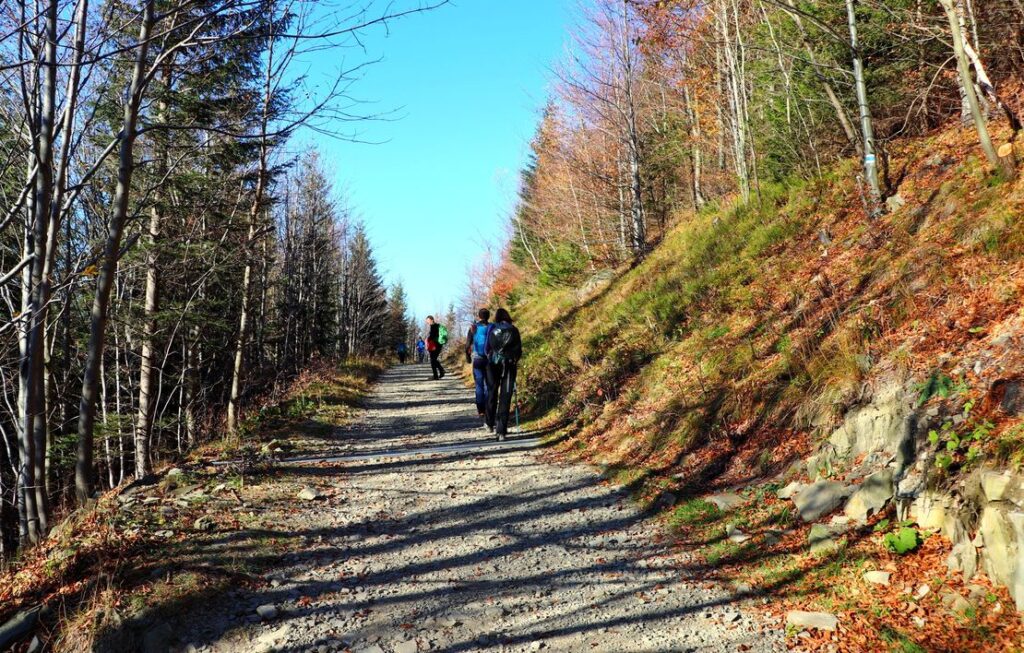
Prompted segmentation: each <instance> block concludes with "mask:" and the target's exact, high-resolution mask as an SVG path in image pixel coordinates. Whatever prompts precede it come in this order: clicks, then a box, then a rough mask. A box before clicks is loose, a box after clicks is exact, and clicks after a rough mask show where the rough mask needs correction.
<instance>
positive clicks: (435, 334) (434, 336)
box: [427, 315, 444, 381]
mask: <svg viewBox="0 0 1024 653" xmlns="http://www.w3.org/2000/svg"><path fill="white" fill-rule="evenodd" d="M427 327H428V328H429V329H430V330H429V331H428V332H427V353H428V354H430V371H431V372H433V373H434V380H435V381H436V380H437V379H441V378H444V366H442V365H441V361H440V360H439V357H440V356H441V348H442V347H444V343H443V342H441V325H440V324H438V323H437V322H435V321H434V316H433V315H428V316H427Z"/></svg>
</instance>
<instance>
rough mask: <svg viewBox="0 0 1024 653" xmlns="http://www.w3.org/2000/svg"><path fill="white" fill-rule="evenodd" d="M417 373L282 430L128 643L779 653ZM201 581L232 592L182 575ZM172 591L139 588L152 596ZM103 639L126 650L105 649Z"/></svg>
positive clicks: (447, 388) (611, 496)
mask: <svg viewBox="0 0 1024 653" xmlns="http://www.w3.org/2000/svg"><path fill="white" fill-rule="evenodd" d="M427 377H428V372H427V370H426V367H425V366H419V365H407V366H401V367H395V368H392V369H390V370H388V371H387V372H385V373H384V374H383V376H382V377H381V378H380V380H379V382H378V384H377V385H376V386H375V389H374V390H373V392H372V394H371V396H370V397H369V399H368V401H366V402H365V404H364V408H363V409H362V410H361V411H360V412H359V413H358V414H357V415H356V417H355V419H352V420H351V421H349V422H348V423H347V424H346V425H344V426H333V427H331V428H323V425H320V427H314V428H310V429H308V430H307V432H306V433H305V434H303V433H299V434H297V435H296V438H297V440H298V441H297V442H295V443H293V446H295V447H296V449H293V450H291V451H292V452H293V453H291V454H289V457H287V458H285V459H283V460H281V461H279V462H278V463H276V464H275V465H273V466H272V467H270V468H268V470H267V472H266V473H265V474H264V475H263V476H262V477H261V476H260V475H255V474H254V475H250V476H249V477H248V478H247V479H246V482H245V484H244V485H243V486H240V487H237V489H232V492H235V493H236V501H237V502H238V505H237V506H236V508H235V509H234V510H229V511H228V512H230V513H232V514H229V515H225V514H223V511H218V512H216V513H213V514H212V515H211V517H212V520H213V523H214V524H216V525H215V526H213V527H208V528H207V532H203V533H201V534H199V535H198V536H197V537H196V538H194V540H191V544H190V545H188V546H187V548H189V549H191V550H188V551H185V550H180V551H179V553H178V556H177V557H176V558H175V560H174V561H171V560H167V561H166V563H165V566H164V567H162V568H160V569H157V570H156V571H155V572H154V574H153V575H154V576H156V577H157V578H159V583H160V584H161V585H174V584H176V583H177V584H178V585H182V586H188V587H190V588H191V590H190V591H186V592H181V591H179V592H176V593H173V596H174V597H175V598H174V600H173V601H172V602H169V603H168V602H165V604H164V605H162V606H160V607H159V608H158V609H150V610H147V611H146V614H147V617H146V618H145V619H144V620H140V619H138V618H137V619H134V620H133V621H135V625H134V626H133V628H134V630H135V632H136V635H135V637H136V638H139V637H141V638H142V640H141V641H139V640H138V639H136V645H138V646H139V647H140V648H141V649H142V650H151V651H157V650H177V651H223V652H235V651H238V652H242V651H244V652H245V653H255V652H256V651H363V652H365V653H392V652H393V653H413V652H415V651H483V650H489V651H537V650H554V651H582V650H594V651H651V652H654V651H688V650H700V651H737V650H740V651H775V650H783V649H784V648H785V641H784V633H783V632H782V630H781V628H780V627H779V626H778V625H770V624H768V623H766V622H765V621H764V620H763V619H762V618H761V617H759V616H757V613H756V612H754V611H753V610H752V609H751V607H752V606H748V605H745V602H747V601H753V600H754V599H744V598H743V597H742V596H739V595H736V594H734V593H732V592H730V591H729V590H728V589H726V588H725V587H723V586H720V585H714V584H711V583H707V582H704V581H700V580H696V578H697V577H698V576H700V575H701V571H700V569H699V566H700V565H699V564H697V563H696V562H695V560H694V559H693V558H692V557H690V555H689V554H688V553H687V552H686V551H685V550H683V549H681V548H680V547H679V546H678V545H674V544H673V540H672V538H671V536H670V534H669V533H668V532H667V531H666V530H665V528H664V527H663V526H662V525H660V524H658V523H657V522H655V521H653V520H651V519H650V518H649V517H648V516H645V515H644V514H642V513H641V512H640V510H639V508H638V507H637V505H636V504H635V503H633V502H632V501H631V500H630V498H629V496H628V493H627V492H625V491H624V490H622V489H621V488H616V487H614V486H612V485H611V484H609V483H608V482H607V481H604V480H602V479H601V478H600V476H599V475H598V474H597V472H596V471H594V469H593V468H591V467H587V466H584V465H579V464H561V463H556V462H553V461H550V460H546V459H545V456H544V455H543V452H542V450H541V449H540V440H539V438H537V437H535V435H533V434H529V433H519V434H513V435H511V436H510V438H509V440H508V441H506V442H504V443H498V442H495V441H493V440H491V439H490V436H489V435H488V434H487V433H486V432H485V431H484V430H482V428H481V427H480V423H479V421H478V419H477V417H476V415H475V409H474V407H473V405H472V398H471V396H470V394H469V393H468V392H467V391H466V389H465V388H464V386H463V385H462V384H461V383H460V382H459V381H458V380H457V379H456V378H453V377H452V376H449V377H448V378H446V379H444V380H442V381H433V380H428V379H427ZM317 419H318V418H317V417H316V416H315V415H314V418H313V422H315V421H316V420H317ZM310 426H311V427H313V426H315V425H313V424H311V425H310ZM310 432H311V433H313V434H315V435H314V436H313V437H309V433H310ZM279 437H280V436H279ZM304 437H305V440H304V441H303V438H304ZM298 450H301V451H298ZM197 526H203V524H199V523H198V522H197ZM186 559H187V560H188V562H187V563H184V562H182V561H183V560H186ZM212 568H220V569H224V570H233V571H232V573H233V574H234V578H235V580H232V581H231V582H229V583H226V584H225V583H206V584H204V583H198V584H197V583H196V582H195V580H194V579H193V580H191V581H190V580H187V579H186V575H187V574H189V573H192V572H194V571H195V570H205V571H204V574H205V576H206V577H207V578H210V577H213V576H215V575H216V574H210V573H209V570H210V569H212ZM176 577H177V578H178V580H176ZM197 585H198V586H197ZM171 595H172V594H171V593H168V591H167V589H166V587H165V588H164V589H161V588H160V587H155V586H154V587H151V588H150V590H149V592H148V596H149V599H148V601H150V602H152V601H154V600H155V599H157V597H159V596H171ZM150 607H151V608H153V607H155V606H153V605H152V603H151V605H150ZM143 624H145V626H144V627H143ZM126 626H127V624H122V626H121V627H120V628H114V629H113V630H121V631H123V630H124V628H125V627H126ZM109 632H110V631H108V633H109ZM101 639H107V638H101ZM117 640H119V641H120V644H115V645H114V646H115V647H120V646H123V645H125V644H126V643H127V642H126V641H125V640H124V639H119V638H118V637H114V638H113V639H107V641H108V642H111V643H113V642H114V641H117ZM100 648H103V646H100Z"/></svg>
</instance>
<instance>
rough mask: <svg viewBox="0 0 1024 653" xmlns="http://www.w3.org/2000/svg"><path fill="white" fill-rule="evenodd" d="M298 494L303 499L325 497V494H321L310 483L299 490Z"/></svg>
mask: <svg viewBox="0 0 1024 653" xmlns="http://www.w3.org/2000/svg"><path fill="white" fill-rule="evenodd" d="M296 496H298V497H299V498H300V499H302V500H303V501H316V500H317V499H322V498H323V495H322V494H320V493H319V492H318V491H317V490H316V488H312V487H309V486H308V485H307V486H306V487H304V488H302V489H301V490H299V493H298V495H296Z"/></svg>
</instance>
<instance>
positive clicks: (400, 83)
mask: <svg viewBox="0 0 1024 653" xmlns="http://www.w3.org/2000/svg"><path fill="white" fill-rule="evenodd" d="M572 6H575V3H574V1H573V0H457V1H456V2H453V3H452V4H451V5H448V6H445V7H442V8H440V9H437V10H435V11H432V12H429V13H427V14H421V15H417V16H413V17H411V18H407V19H403V20H401V21H399V22H396V23H394V24H392V25H391V26H390V30H389V33H388V34H384V33H383V32H380V31H378V32H375V33H372V34H371V35H370V36H369V37H368V38H367V39H366V40H365V43H366V46H367V57H368V58H370V59H373V58H376V57H378V56H380V57H383V61H381V62H380V63H378V64H375V65H373V66H372V67H370V68H368V69H367V70H366V71H365V73H364V76H363V79H362V80H360V81H359V82H358V83H357V84H356V85H355V86H354V87H353V88H352V94H353V95H355V96H357V97H359V98H360V99H363V100H368V101H373V102H374V103H375V104H374V105H373V106H372V107H368V108H369V109H371V110H377V109H379V110H384V109H396V108H397V109H399V111H398V117H399V119H398V120H397V121H389V122H377V123H372V124H366V125H361V126H360V130H361V131H362V138H363V139H365V140H372V141H387V142H385V143H383V144H376V145H367V144H358V143H346V142H337V141H332V140H330V139H326V138H322V137H317V138H316V144H317V147H318V148H319V149H320V150H321V151H322V152H323V153H324V155H325V159H326V160H327V162H328V167H329V169H330V170H332V171H333V173H334V175H335V179H334V182H335V187H337V188H342V189H345V194H346V195H347V196H348V198H349V200H350V203H351V204H352V205H353V206H354V208H355V210H356V212H357V214H359V215H360V216H361V217H362V218H363V219H364V220H365V222H366V225H367V228H368V231H369V234H370V237H371V239H372V242H373V244H374V246H375V248H376V252H377V258H378V261H379V263H380V265H381V268H382V271H383V272H384V274H385V277H386V279H387V280H388V281H389V282H393V281H397V280H401V281H402V282H403V284H404V285H405V288H406V290H407V292H408V294H409V299H410V305H411V308H412V310H413V311H414V312H415V314H416V315H417V317H419V318H420V319H422V318H423V317H424V316H425V315H426V314H427V313H428V312H431V311H435V310H438V309H439V308H441V307H442V306H446V305H447V303H448V302H449V301H455V300H457V298H458V297H459V296H460V295H461V294H462V290H463V281H462V280H463V277H464V274H465V271H466V268H467V267H468V266H469V264H470V263H472V261H474V260H475V258H476V257H477V256H478V255H479V254H480V253H481V251H482V250H483V243H484V242H487V241H498V240H500V239H501V237H502V234H503V232H504V228H505V224H506V218H507V215H508V213H509V211H510V208H511V206H512V204H513V202H514V195H515V190H516V187H517V179H518V177H517V174H518V171H519V169H520V168H521V167H522V165H523V163H524V162H525V160H526V153H527V146H528V142H529V140H530V138H531V136H532V134H533V129H534V127H535V126H536V123H537V119H538V117H539V112H540V109H541V108H542V107H543V104H544V102H545V100H546V97H547V93H548V89H549V85H550V72H549V71H550V67H551V66H552V64H554V63H556V62H557V61H558V60H559V58H560V57H561V56H562V52H563V48H564V43H565V42H566V37H567V32H566V30H567V29H568V25H569V24H570V22H571V7H572ZM318 56H319V57H323V58H325V59H331V58H337V57H338V54H337V53H332V52H325V53H322V54H320V55H318ZM346 56H347V57H350V61H355V60H356V59H357V58H358V57H359V56H360V55H359V54H358V53H352V52H350V53H348V54H347V55H346ZM320 65H329V62H325V61H317V62H316V66H317V67H319V66H320ZM309 139H310V137H309V136H308V135H306V136H304V137H302V140H303V141H308V140H309Z"/></svg>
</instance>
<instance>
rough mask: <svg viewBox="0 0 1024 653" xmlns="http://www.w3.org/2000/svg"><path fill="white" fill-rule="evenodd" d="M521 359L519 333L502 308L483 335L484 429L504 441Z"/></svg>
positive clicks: (521, 347)
mask: <svg viewBox="0 0 1024 653" xmlns="http://www.w3.org/2000/svg"><path fill="white" fill-rule="evenodd" d="M522 355H523V341H522V339H521V338H520V336H519V329H517V328H516V327H515V325H513V324H512V316H511V315H509V314H508V311H506V310H505V309H504V308H499V309H498V310H497V311H496V312H495V314H494V324H492V325H491V328H490V329H489V330H488V334H487V416H486V423H487V428H489V429H493V430H494V431H495V432H497V434H498V440H504V439H505V435H507V434H508V415H509V410H510V408H511V407H512V393H513V392H514V391H515V387H516V371H517V368H518V367H519V358H520V357H521V356H522Z"/></svg>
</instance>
